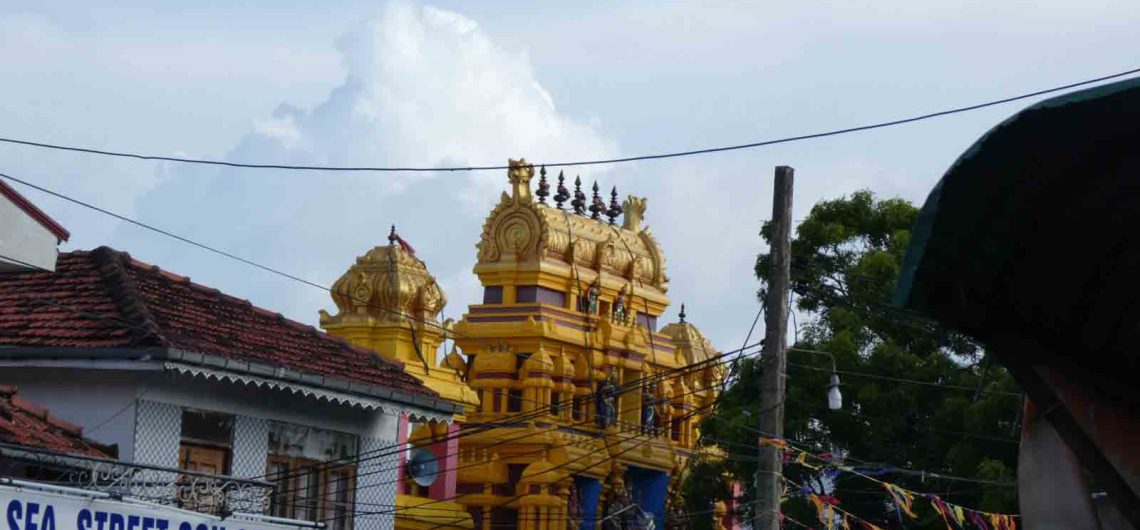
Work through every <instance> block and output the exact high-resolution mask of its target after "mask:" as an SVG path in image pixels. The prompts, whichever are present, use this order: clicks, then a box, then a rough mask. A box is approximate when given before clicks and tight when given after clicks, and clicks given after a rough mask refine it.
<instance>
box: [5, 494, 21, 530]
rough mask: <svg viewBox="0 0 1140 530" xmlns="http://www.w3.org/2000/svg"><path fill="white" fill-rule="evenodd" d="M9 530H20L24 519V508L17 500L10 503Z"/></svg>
mask: <svg viewBox="0 0 1140 530" xmlns="http://www.w3.org/2000/svg"><path fill="white" fill-rule="evenodd" d="M7 512H8V530H20V519H23V518H24V507H23V505H22V504H20V501H17V500H15V499H13V500H12V502H9V503H8V510H7Z"/></svg>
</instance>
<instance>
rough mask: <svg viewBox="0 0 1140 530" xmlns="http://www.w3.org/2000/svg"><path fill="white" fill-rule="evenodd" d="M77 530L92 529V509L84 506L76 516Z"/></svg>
mask: <svg viewBox="0 0 1140 530" xmlns="http://www.w3.org/2000/svg"><path fill="white" fill-rule="evenodd" d="M75 529H76V530H91V510H88V509H87V508H84V509H82V510H79V514H78V515H76V516H75Z"/></svg>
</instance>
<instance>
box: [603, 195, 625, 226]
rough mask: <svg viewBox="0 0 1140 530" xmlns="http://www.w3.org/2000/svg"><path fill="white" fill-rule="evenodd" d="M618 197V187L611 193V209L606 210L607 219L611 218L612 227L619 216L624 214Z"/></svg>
mask: <svg viewBox="0 0 1140 530" xmlns="http://www.w3.org/2000/svg"><path fill="white" fill-rule="evenodd" d="M617 195H618V194H617V186H614V189H613V190H611V191H610V208H609V209H608V210H606V217H608V218H609V220H610V224H611V225H612V224H614V221H615V220H616V219H617V216H619V215H621V212H622V207H621V204H618V200H617Z"/></svg>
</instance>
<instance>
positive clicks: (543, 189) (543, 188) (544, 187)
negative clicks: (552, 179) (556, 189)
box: [534, 166, 550, 204]
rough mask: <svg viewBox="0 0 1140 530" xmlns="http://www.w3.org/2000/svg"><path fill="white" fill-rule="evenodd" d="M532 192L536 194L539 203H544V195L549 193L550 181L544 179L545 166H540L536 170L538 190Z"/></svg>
mask: <svg viewBox="0 0 1140 530" xmlns="http://www.w3.org/2000/svg"><path fill="white" fill-rule="evenodd" d="M534 194H535V195H537V196H538V203H539V204H546V197H547V196H549V195H550V183H549V182H547V181H546V166H542V168H541V169H539V171H538V191H536V192H534Z"/></svg>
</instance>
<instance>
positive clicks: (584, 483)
mask: <svg viewBox="0 0 1140 530" xmlns="http://www.w3.org/2000/svg"><path fill="white" fill-rule="evenodd" d="M574 485H575V486H578V493H579V495H581V496H582V523H581V524H579V525H578V529H579V530H594V521H595V520H597V518H598V501H599V500H600V499H601V495H602V483H601V481H599V480H598V479H593V478H589V477H574Z"/></svg>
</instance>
